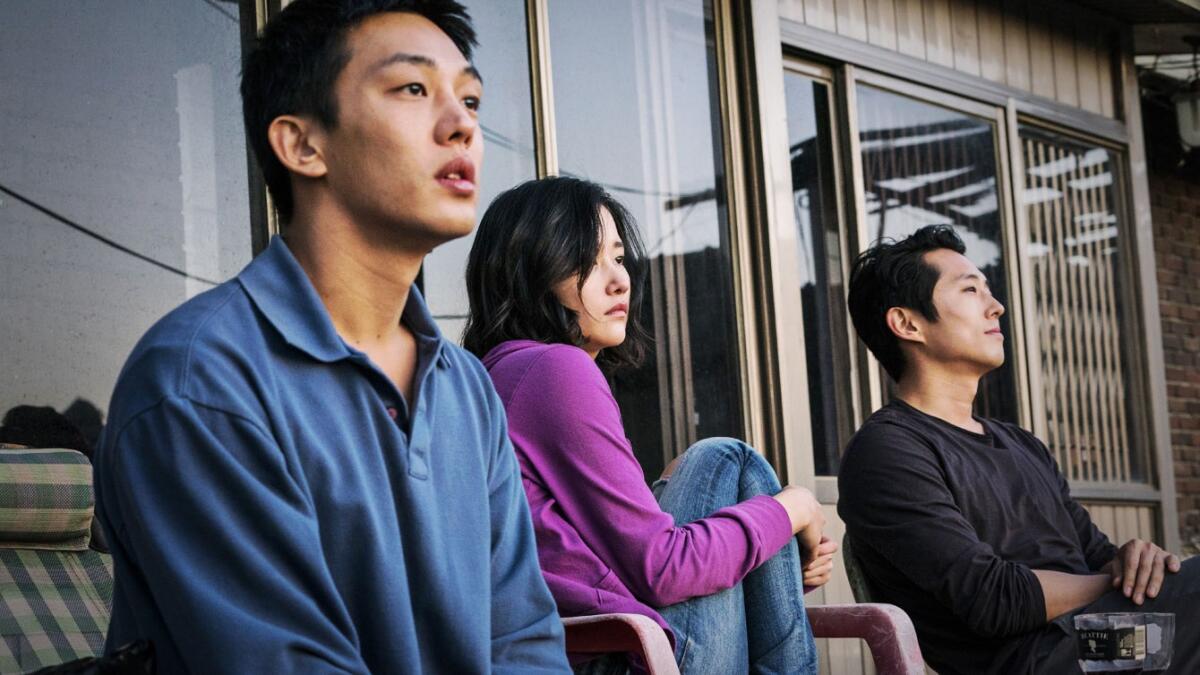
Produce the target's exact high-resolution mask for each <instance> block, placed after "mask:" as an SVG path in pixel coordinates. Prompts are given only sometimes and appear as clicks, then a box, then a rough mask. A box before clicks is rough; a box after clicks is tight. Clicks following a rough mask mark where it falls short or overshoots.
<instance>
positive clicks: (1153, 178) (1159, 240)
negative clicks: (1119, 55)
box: [1142, 97, 1200, 554]
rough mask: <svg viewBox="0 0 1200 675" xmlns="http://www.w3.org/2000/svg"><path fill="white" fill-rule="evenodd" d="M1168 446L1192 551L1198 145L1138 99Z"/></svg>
mask: <svg viewBox="0 0 1200 675" xmlns="http://www.w3.org/2000/svg"><path fill="white" fill-rule="evenodd" d="M1142 128H1143V129H1144V130H1145V138H1146V160H1147V165H1148V169H1149V171H1148V174H1149V178H1150V205H1151V218H1152V220H1153V223H1154V257H1155V263H1156V265H1155V267H1156V268H1157V269H1156V273H1157V277H1158V298H1159V313H1160V315H1161V317H1162V336H1163V361H1164V365H1165V367H1166V380H1167V402H1168V411H1169V415H1170V424H1171V451H1172V455H1173V460H1174V466H1175V492H1176V503H1177V505H1178V511H1179V539H1180V542H1181V543H1182V545H1183V551H1184V553H1189V554H1200V150H1193V151H1192V152H1191V154H1190V156H1188V155H1185V154H1184V153H1183V152H1182V150H1181V148H1180V145H1179V137H1178V136H1177V135H1176V120H1175V114H1174V110H1173V109H1171V108H1170V107H1168V106H1167V105H1165V102H1164V101H1163V99H1161V98H1158V99H1154V98H1152V97H1147V98H1143V99H1142Z"/></svg>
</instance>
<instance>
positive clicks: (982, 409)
mask: <svg viewBox="0 0 1200 675" xmlns="http://www.w3.org/2000/svg"><path fill="white" fill-rule="evenodd" d="M858 118H859V145H860V147H861V152H862V164H863V184H864V187H865V196H866V202H867V232H868V237H870V239H871V240H872V241H877V240H879V239H882V238H884V237H888V238H892V239H903V238H904V237H906V236H908V235H909V234H912V233H913V232H914V231H916V230H917V229H918V228H920V227H922V226H924V225H932V224H946V225H952V226H954V228H955V229H956V230H957V231H958V234H959V236H961V237H962V239H963V242H964V243H965V244H966V246H967V253H966V256H967V258H969V259H970V260H971V262H973V263H975V265H976V266H977V267H978V268H979V269H980V271H982V272H983V273H984V274H985V275H986V276H987V279H988V283H989V285H990V286H991V288H992V293H994V294H995V296H996V298H997V299H998V300H999V301H1000V302H1001V303H1003V304H1004V305H1005V307H1006V308H1007V307H1008V305H1009V302H1008V284H1007V268H1006V261H1005V259H1004V244H1003V237H1002V233H1001V217H1000V215H1001V214H1000V208H999V198H998V193H997V189H996V146H995V129H994V127H993V125H992V124H991V123H990V122H988V121H985V120H982V119H979V118H976V117H972V116H969V115H966V114H963V113H960V112H956V111H953V110H949V109H947V108H942V107H939V106H935V105H931V104H928V103H924V102H921V101H916V100H913V99H911V98H908V97H905V96H901V95H899V94H894V93H891V92H888V91H884V90H882V89H876V88H874V87H870V86H866V85H860V86H859V87H858ZM1000 327H1001V329H1002V330H1003V331H1004V334H1005V336H1006V337H1008V338H1009V339H1006V340H1005V342H1004V354H1005V363H1004V366H1003V367H1001V368H998V369H996V370H995V371H992V373H990V374H989V375H988V376H986V377H985V378H984V379H983V381H982V382H981V383H980V385H979V393H978V396H977V398H976V410H977V412H978V414H981V415H985V416H987V417H994V418H998V419H1002V420H1008V421H1011V422H1016V421H1017V400H1016V384H1015V382H1014V379H1013V359H1012V340H1011V336H1012V329H1011V322H1010V321H1009V317H1008V315H1007V314H1005V315H1004V316H1003V317H1001V319H1000Z"/></svg>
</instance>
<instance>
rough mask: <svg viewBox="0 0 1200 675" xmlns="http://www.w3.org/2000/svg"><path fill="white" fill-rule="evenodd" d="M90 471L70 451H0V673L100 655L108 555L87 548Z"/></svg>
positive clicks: (107, 610) (108, 601)
mask: <svg viewBox="0 0 1200 675" xmlns="http://www.w3.org/2000/svg"><path fill="white" fill-rule="evenodd" d="M94 507H95V497H94V494H93V492H92V466H91V463H90V462H88V460H87V458H86V457H84V456H83V455H82V454H81V453H79V452H76V451H74V450H55V449H4V450H0V673H13V672H29V671H32V670H36V669H39V668H44V667H46V666H53V665H58V664H61V663H64V662H66V661H73V660H75V659H80V658H85V657H89V656H94V655H98V654H100V653H101V652H102V651H103V649H104V638H105V634H106V633H107V631H108V622H109V617H110V615H111V608H112V594H113V572H112V558H111V556H108V555H105V554H102V553H99V552H96V551H93V550H91V549H90V548H89V547H88V544H89V541H90V528H91V522H92V515H93V510H94Z"/></svg>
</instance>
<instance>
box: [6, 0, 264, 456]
mask: <svg viewBox="0 0 1200 675" xmlns="http://www.w3.org/2000/svg"><path fill="white" fill-rule="evenodd" d="M0 45H2V47H0V51H2V53H3V59H2V60H0V91H2V92H4V94H3V95H0V139H3V140H2V141H0V143H2V146H0V147H2V152H3V156H4V161H3V162H0V242H2V243H0V288H3V295H2V297H3V300H2V301H0V302H2V303H3V307H2V309H0V316H3V322H0V344H3V345H4V378H5V379H4V386H3V387H0V412H2V411H7V410H9V409H10V408H12V407H13V406H16V405H21V404H26V405H38V406H43V405H44V406H52V407H54V408H56V409H57V410H59V411H64V410H66V411H68V417H70V418H71V420H72V421H73V422H74V423H75V424H76V426H79V427H80V428H81V429H82V430H83V431H84V435H85V436H86V437H88V438H91V439H94V437H95V435H96V434H97V433H98V432H99V428H100V424H101V420H102V419H103V415H104V410H105V408H106V407H107V406H108V399H109V396H110V395H111V393H112V387H113V384H114V382H115V380H116V376H117V372H118V369H119V368H120V367H121V365H122V363H123V362H124V360H125V358H126V356H127V355H128V354H129V352H130V351H131V350H132V349H133V345H134V343H135V342H136V341H137V339H138V338H139V337H141V335H142V333H144V332H145V331H146V329H147V328H149V326H150V324H151V323H153V322H154V321H155V320H156V319H158V318H159V317H161V316H162V315H163V314H165V313H166V312H167V311H168V310H170V309H172V308H173V307H175V306H176V305H178V304H180V303H181V302H183V301H184V300H186V299H187V298H188V297H190V296H192V295H195V294H196V293H199V292H201V291H204V290H206V289H208V288H211V287H212V286H214V285H215V284H216V283H218V282H220V281H222V280H224V279H227V278H229V277H231V276H233V275H234V274H236V273H237V272H238V271H239V270H240V269H241V267H242V266H243V265H245V264H246V263H247V262H248V261H249V259H250V254H251V243H250V235H251V231H250V213H249V192H248V188H247V164H246V162H247V155H246V142H245V139H244V137H243V133H242V116H241V110H242V109H241V96H240V95H239V93H238V83H239V78H240V69H241V46H240V28H239V22H238V5H237V4H236V3H230V2H218V1H216V0H214V1H213V2H188V3H130V2H118V3H110V2H80V3H72V4H71V7H70V10H69V11H64V8H63V6H61V5H60V4H58V3H50V2H32V3H5V4H3V5H2V6H0Z"/></svg>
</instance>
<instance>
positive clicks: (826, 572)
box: [803, 537, 838, 588]
mask: <svg viewBox="0 0 1200 675" xmlns="http://www.w3.org/2000/svg"><path fill="white" fill-rule="evenodd" d="M837 551H838V545H837V542H835V541H834V540H832V539H830V538H829V537H821V543H819V544H817V550H816V554H815V555H814V556H813V557H812V560H810V561H808V562H807V563H805V565H804V568H803V569H804V586H805V588H816V587H818V586H824V585H825V584H826V583H828V582H829V577H830V576H831V575H832V574H833V556H834V555H835V554H836V553H837Z"/></svg>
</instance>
